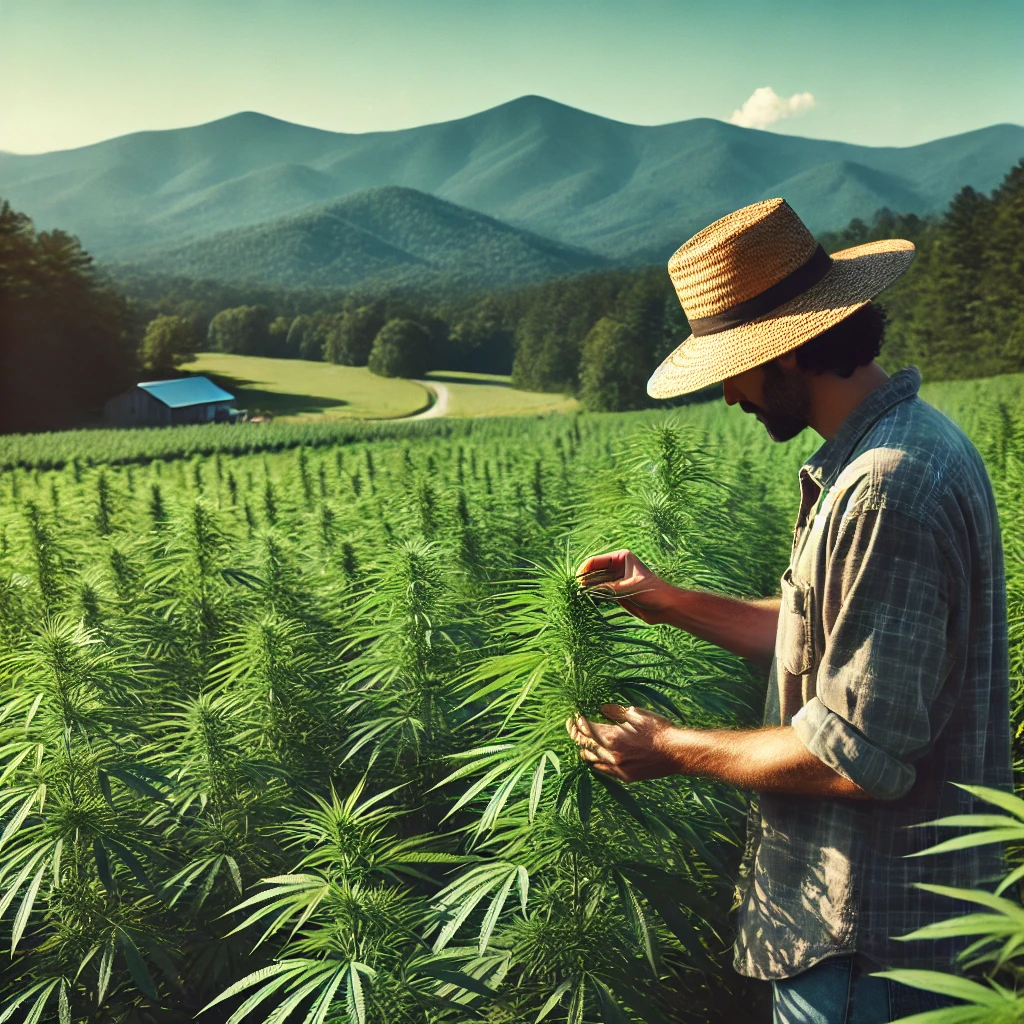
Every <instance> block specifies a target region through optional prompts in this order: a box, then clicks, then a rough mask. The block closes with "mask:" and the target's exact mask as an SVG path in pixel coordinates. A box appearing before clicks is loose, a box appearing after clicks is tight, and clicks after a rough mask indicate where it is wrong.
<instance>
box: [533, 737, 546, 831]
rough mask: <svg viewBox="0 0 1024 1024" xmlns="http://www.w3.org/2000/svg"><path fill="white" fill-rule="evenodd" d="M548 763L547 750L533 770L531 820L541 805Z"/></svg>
mask: <svg viewBox="0 0 1024 1024" xmlns="http://www.w3.org/2000/svg"><path fill="white" fill-rule="evenodd" d="M547 763H548V758H547V752H546V751H545V753H543V754H542V755H541V758H540V760H539V761H538V762H537V767H536V768H534V770H533V781H532V782H531V784H530V807H529V818H530V822H531V823H532V822H533V819H534V818H535V817H536V816H537V808H538V807H539V806H540V797H541V792H542V790H543V788H544V768H545V766H546V765H547Z"/></svg>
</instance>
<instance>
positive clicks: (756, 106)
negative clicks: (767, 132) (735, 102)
mask: <svg viewBox="0 0 1024 1024" xmlns="http://www.w3.org/2000/svg"><path fill="white" fill-rule="evenodd" d="M816 106H817V101H816V100H815V98H814V96H813V95H811V93H809V92H797V93H794V94H793V95H792V96H790V97H789V99H785V98H784V97H782V96H779V95H778V93H776V91H775V90H774V89H773V88H772V87H771V86H770V85H764V86H762V87H761V88H760V89H755V90H754V92H753V93H752V95H751V97H750V99H748V100H747V101H746V103H744V104H743V106H742V107H739V108H738V109H737V110H734V111H733V112H732V117H730V118H729V124H738V125H739V126H740V127H741V128H767V127H768V125H770V124H775V122H776V121H782V120H784V119H785V118H787V117H796V116H797V115H798V114H806V113H807V111H808V110H813V109H814V107H816Z"/></svg>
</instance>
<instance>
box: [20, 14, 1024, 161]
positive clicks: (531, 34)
mask: <svg viewBox="0 0 1024 1024" xmlns="http://www.w3.org/2000/svg"><path fill="white" fill-rule="evenodd" d="M1022 54H1024V2H1022V0H971V2H969V3H968V2H965V0H926V2H925V0H841V2H840V0H778V2H771V0H761V2H756V0H704V2H702V3H695V2H691V0H571V2H570V0H505V2H497V0H173V2H171V0H0V149H3V150H8V151H12V152H19V153H38V152H46V151H49V150H55V149H67V148H72V147H76V146H81V145H85V144H88V143H91V142H98V141H100V140H102V139H107V138H111V137H114V136H117V135H123V134H127V133H129V132H135V131H143V130H149V129H162V128H177V127H182V126H185V125H192V124H200V123H203V122H206V121H212V120H215V119H217V118H219V117H224V116H227V115H229V114H233V113H236V112H238V111H240V110H256V111H260V112H261V113H264V114H270V115H272V116H274V117H279V118H283V119H285V120H288V121H295V122H298V123H301V124H307V125H313V126H315V127H318V128H326V129H330V130H332V131H344V132H366V131H381V130H389V129H395V128H406V127H411V126H414V125H419V124H427V123H431V122H437V121H447V120H451V119H453V118H458V117H464V116H466V115H468V114H472V113H475V112H477V111H479V110H484V109H486V108H488V107H493V106H496V105H497V104H500V103H504V102H506V101H508V100H511V99H515V98H516V97H517V96H523V95H527V94H537V95H541V96H547V97H549V98H551V99H554V100H558V101H560V102H562V103H567V104H570V105H571V106H574V107H580V108H582V109H584V110H588V111H591V112H593V113H596V114H601V115H603V116H605V117H611V118H615V119H617V120H620V121H628V122H631V123H634V124H663V123H666V122H671V121H681V120H685V119H688V118H693V117H715V118H719V119H721V120H723V121H729V120H732V121H733V122H734V123H737V124H744V125H747V126H750V127H759V128H765V129H767V130H770V131H779V132H785V133H788V134H795V135H804V136H808V137H813V138H829V139H839V140H842V141H846V142H854V143H860V144H864V145H879V146H881V145H886V146H888V145H896V146H902V145H914V144H916V143H919V142H924V141H927V140H929V139H934V138H940V137H942V136H946V135H954V134H957V133H959V132H964V131H969V130H971V129H974V128H981V127H984V126H986V125H990V124H995V123H999V122H1012V123H1016V124H1024V58H1022Z"/></svg>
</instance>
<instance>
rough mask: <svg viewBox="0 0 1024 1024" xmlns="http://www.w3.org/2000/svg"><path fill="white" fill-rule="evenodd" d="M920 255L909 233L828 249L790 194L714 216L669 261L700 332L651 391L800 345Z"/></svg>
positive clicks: (704, 382)
mask: <svg viewBox="0 0 1024 1024" xmlns="http://www.w3.org/2000/svg"><path fill="white" fill-rule="evenodd" d="M913 258H914V246H913V243H911V242H908V241H906V240H905V239H902V238H891V239H887V240H885V241H882V242H869V243H868V244H867V245H858V246H855V247H854V248H852V249H844V250H843V251H842V252H836V253H833V254H832V255H831V256H829V255H828V254H827V253H826V252H825V250H824V249H822V247H821V246H820V245H819V244H818V243H817V241H815V238H814V236H813V235H812V234H811V233H810V231H808V230H807V228H806V227H805V226H804V223H803V221H801V220H800V218H799V217H798V216H797V215H796V214H795V213H794V212H793V210H792V208H791V207H790V206H789V204H788V203H787V202H786V201H785V200H784V199H766V200H765V201H764V202H760V203H754V204H753V206H744V207H743V209H742V210H737V211H736V212H735V213H730V214H729V215H728V216H727V217H723V218H722V219H721V220H716V221H715V223H714V224H711V225H709V226H708V227H706V228H704V230H703V231H699V232H697V234H695V235H694V236H693V238H691V239H690V240H689V241H688V242H687V243H686V244H685V245H682V246H680V248H679V249H677V250H676V252H675V255H674V256H673V257H672V259H670V260H669V261H668V273H669V277H671V278H672V284H673V285H674V286H675V289H676V294H677V295H678V296H679V301H680V303H682V306H683V310H684V311H685V313H686V318H687V320H689V322H690V329H691V330H692V331H693V333H692V335H691V336H690V337H689V338H687V339H686V341H684V342H683V343H682V344H681V345H680V346H679V347H678V348H677V349H676V350H675V351H674V352H672V353H671V355H669V356H668V358H667V359H666V360H665V361H664V362H663V363H662V364H661V366H659V367H658V368H657V370H655V371H654V374H653V376H652V377H651V379H650V380H649V381H648V382H647V393H648V394H649V395H650V396H651V397H652V398H672V397H673V396H675V395H685V394H687V393H688V392H690V391H697V390H699V389H700V388H703V387H707V386H708V385H709V384H717V383H718V382H719V381H722V380H725V379H726V378H727V377H734V376H736V375H737V374H739V373H743V371H744V370H749V369H751V368H752V367H754V366H758V365H759V364H761V363H766V362H768V361H769V360H770V359H775V358H776V357H777V356H781V355H783V354H784V353H786V352H789V351H791V350H792V349H794V348H797V347H799V346H800V345H802V344H803V343H804V342H805V341H809V340H810V339H811V338H813V337H815V335H818V334H821V333H822V331H825V330H827V329H828V328H829V327H832V326H833V325H834V324H837V323H839V321H840V320H843V319H844V318H846V317H848V316H850V314H852V313H855V312H856V311H857V310H858V309H860V308H861V306H864V305H866V304H867V302H868V300H869V299H872V298H873V297H874V296H876V295H877V294H878V293H879V292H881V291H882V290H884V289H885V288H888V286H889V285H891V284H892V283H893V281H895V280H896V279H897V278H898V277H899V276H900V275H901V274H902V273H903V272H904V271H905V270H906V269H907V268H908V267H909V266H910V261H911V260H912V259H913Z"/></svg>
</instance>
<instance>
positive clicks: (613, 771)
mask: <svg viewBox="0 0 1024 1024" xmlns="http://www.w3.org/2000/svg"><path fill="white" fill-rule="evenodd" d="M601 713H602V714H603V715H604V716H605V717H606V718H610V719H612V721H613V722H614V723H615V724H614V725H597V724H596V723H594V722H590V721H588V720H587V719H586V718H584V717H583V716H582V715H580V716H579V717H577V718H568V719H566V722H565V727H566V729H567V730H568V731H569V735H570V736H571V737H572V739H573V741H574V742H575V743H576V744H577V745H578V746H579V748H580V756H581V757H582V758H583V759H584V760H585V761H589V762H590V763H591V764H592V765H593V766H594V768H595V769H596V770H597V771H599V772H603V773H604V774H605V775H611V776H613V777H614V778H616V779H619V780H621V781H622V782H638V781H639V780H640V779H660V778H663V777H664V776H666V775H675V774H676V773H677V772H678V771H679V765H678V763H677V761H676V760H675V756H674V746H675V743H674V741H675V739H676V736H677V735H678V733H679V732H680V730H679V729H678V728H677V727H676V726H674V725H673V724H672V723H671V722H670V721H669V720H668V719H667V718H662V716H661V715H656V714H655V713H654V712H653V711H645V710H643V709H642V708H633V707H629V708H625V707H623V706H622V705H621V704H604V705H602V707H601Z"/></svg>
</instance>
